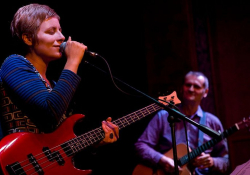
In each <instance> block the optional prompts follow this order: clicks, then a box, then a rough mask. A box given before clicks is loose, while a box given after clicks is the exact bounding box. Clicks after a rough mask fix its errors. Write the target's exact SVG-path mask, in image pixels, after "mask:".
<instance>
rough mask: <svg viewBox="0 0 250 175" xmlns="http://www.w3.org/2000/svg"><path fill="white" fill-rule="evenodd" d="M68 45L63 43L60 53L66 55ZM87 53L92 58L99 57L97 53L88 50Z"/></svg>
mask: <svg viewBox="0 0 250 175" xmlns="http://www.w3.org/2000/svg"><path fill="white" fill-rule="evenodd" d="M66 44H67V43H66V42H63V43H62V44H61V45H60V50H59V51H60V52H61V53H64V51H65V48H66ZM85 53H87V54H88V55H90V56H92V57H96V56H98V54H97V53H95V52H91V51H88V50H86V51H85Z"/></svg>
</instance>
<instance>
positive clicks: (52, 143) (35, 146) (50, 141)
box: [0, 114, 91, 175]
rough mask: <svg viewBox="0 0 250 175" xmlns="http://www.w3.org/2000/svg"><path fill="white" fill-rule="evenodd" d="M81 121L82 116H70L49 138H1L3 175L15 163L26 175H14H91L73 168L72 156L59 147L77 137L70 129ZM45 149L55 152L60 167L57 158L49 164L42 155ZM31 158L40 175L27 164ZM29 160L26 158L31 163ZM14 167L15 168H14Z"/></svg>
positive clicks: (23, 134) (27, 135)
mask: <svg viewBox="0 0 250 175" xmlns="http://www.w3.org/2000/svg"><path fill="white" fill-rule="evenodd" d="M83 117H84V115H81V114H75V115H72V116H71V117H69V118H67V119H66V120H65V121H64V122H63V123H62V124H61V125H60V126H59V127H58V129H57V130H56V131H55V132H52V133H49V134H34V133H29V132H20V133H14V134H10V135H8V136H6V137H4V138H3V139H2V140H1V142H0V148H1V149H0V165H1V169H2V172H3V174H4V175H9V174H10V173H9V171H7V170H6V166H8V165H13V164H14V163H15V162H18V164H19V165H18V166H19V167H21V168H22V169H23V170H24V171H25V173H23V172H21V171H19V170H18V173H15V174H27V175H28V174H45V175H55V174H60V175H69V174H74V175H88V174H91V170H80V169H77V168H75V167H74V164H73V161H72V156H73V154H72V155H71V156H67V155H66V154H65V152H64V150H63V149H62V148H61V146H60V144H62V143H63V142H66V141H67V140H70V139H72V138H75V137H76V136H75V134H74V132H73V127H74V125H75V123H76V122H77V121H79V120H80V119H82V118H83ZM44 147H47V148H49V149H50V148H53V152H54V151H58V152H59V155H61V156H62V157H61V159H63V160H64V162H63V163H60V160H61V159H60V158H59V159H58V160H55V159H54V160H49V158H48V157H47V156H46V155H45V154H44V151H43V148H44ZM30 154H32V156H34V158H35V160H34V161H33V163H34V162H35V161H36V162H37V164H36V166H40V168H41V170H42V171H43V173H37V172H36V171H35V165H32V161H29V160H28V155H30ZM32 156H29V157H31V158H30V159H31V160H32ZM58 162H59V163H58ZM13 167H14V168H16V167H15V166H13ZM38 172H39V171H38Z"/></svg>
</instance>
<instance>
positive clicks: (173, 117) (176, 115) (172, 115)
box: [84, 54, 220, 175]
mask: <svg viewBox="0 0 250 175" xmlns="http://www.w3.org/2000/svg"><path fill="white" fill-rule="evenodd" d="M96 55H97V56H100V55H98V54H96ZM84 63H87V64H89V65H91V66H92V67H94V68H96V69H98V70H100V71H102V72H104V73H106V74H108V73H107V72H106V71H104V70H102V69H100V68H99V67H97V66H95V65H93V64H91V63H89V62H88V61H86V60H84ZM112 77H113V78H114V79H115V80H117V81H119V82H121V83H122V84H124V85H126V86H128V87H130V88H131V89H133V90H135V91H136V92H138V93H140V94H142V95H143V96H145V97H146V98H148V99H150V100H152V101H153V102H154V103H156V104H158V105H159V106H161V107H162V108H163V109H164V110H166V111H167V112H168V113H169V117H168V122H169V123H170V127H171V136H172V147H173V157H174V165H175V174H176V175H179V169H178V157H177V149H176V137H175V122H177V121H179V119H181V120H185V121H187V122H189V123H191V124H192V125H194V126H196V127H197V128H199V129H200V130H201V131H202V132H204V133H206V134H207V135H209V136H211V137H219V136H220V134H219V133H218V132H216V131H214V130H212V129H211V128H208V127H206V126H204V125H200V124H198V123H197V122H195V121H193V120H191V119H190V118H188V117H186V116H185V115H184V114H182V113H181V112H179V111H177V110H176V109H173V108H171V107H169V106H171V104H169V106H168V105H164V104H162V103H160V102H159V101H158V100H156V99H155V98H153V97H151V96H149V95H147V94H145V93H143V92H141V91H139V90H138V89H136V88H134V87H132V86H131V85H129V84H127V83H125V82H123V81H122V80H120V79H118V78H116V77H114V76H112Z"/></svg>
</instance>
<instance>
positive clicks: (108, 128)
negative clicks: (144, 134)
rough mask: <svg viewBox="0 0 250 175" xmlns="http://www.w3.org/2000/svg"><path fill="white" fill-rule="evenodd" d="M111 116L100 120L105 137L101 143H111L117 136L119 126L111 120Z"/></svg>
mask: <svg viewBox="0 0 250 175" xmlns="http://www.w3.org/2000/svg"><path fill="white" fill-rule="evenodd" d="M111 120H112V118H111V117H108V118H107V119H106V121H102V129H103V130H104V133H105V138H104V139H103V140H102V143H113V142H116V141H117V139H118V138H119V128H118V126H117V125H115V124H113V123H112V122H111Z"/></svg>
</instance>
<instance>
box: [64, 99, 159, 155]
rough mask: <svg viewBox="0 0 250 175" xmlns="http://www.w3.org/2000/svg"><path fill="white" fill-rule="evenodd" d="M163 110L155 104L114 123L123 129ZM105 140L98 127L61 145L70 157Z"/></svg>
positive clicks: (100, 128)
mask: <svg viewBox="0 0 250 175" xmlns="http://www.w3.org/2000/svg"><path fill="white" fill-rule="evenodd" d="M160 109H162V107H160V106H159V105H157V104H155V103H153V104H151V105H148V106H146V107H144V108H142V109H140V110H137V111H135V112H133V113H131V114H128V115H126V116H124V117H121V118H119V119H117V120H114V121H113V123H114V124H115V125H117V126H118V127H119V129H122V128H124V127H126V126H128V125H131V124H132V123H134V122H136V121H138V120H140V119H142V118H144V117H146V116H148V115H149V114H152V113H153V112H156V111H158V110H160ZM103 138H104V132H103V130H102V127H98V128H96V129H94V130H92V131H90V132H87V133H84V134H82V135H80V136H78V137H76V138H74V139H71V140H69V141H67V142H65V143H63V144H62V145H61V147H62V148H63V150H64V151H65V153H66V154H67V155H68V156H70V155H72V154H74V153H76V152H79V151H80V150H82V149H84V148H86V147H87V146H90V145H92V144H94V143H96V142H98V141H100V140H102V139H103Z"/></svg>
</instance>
